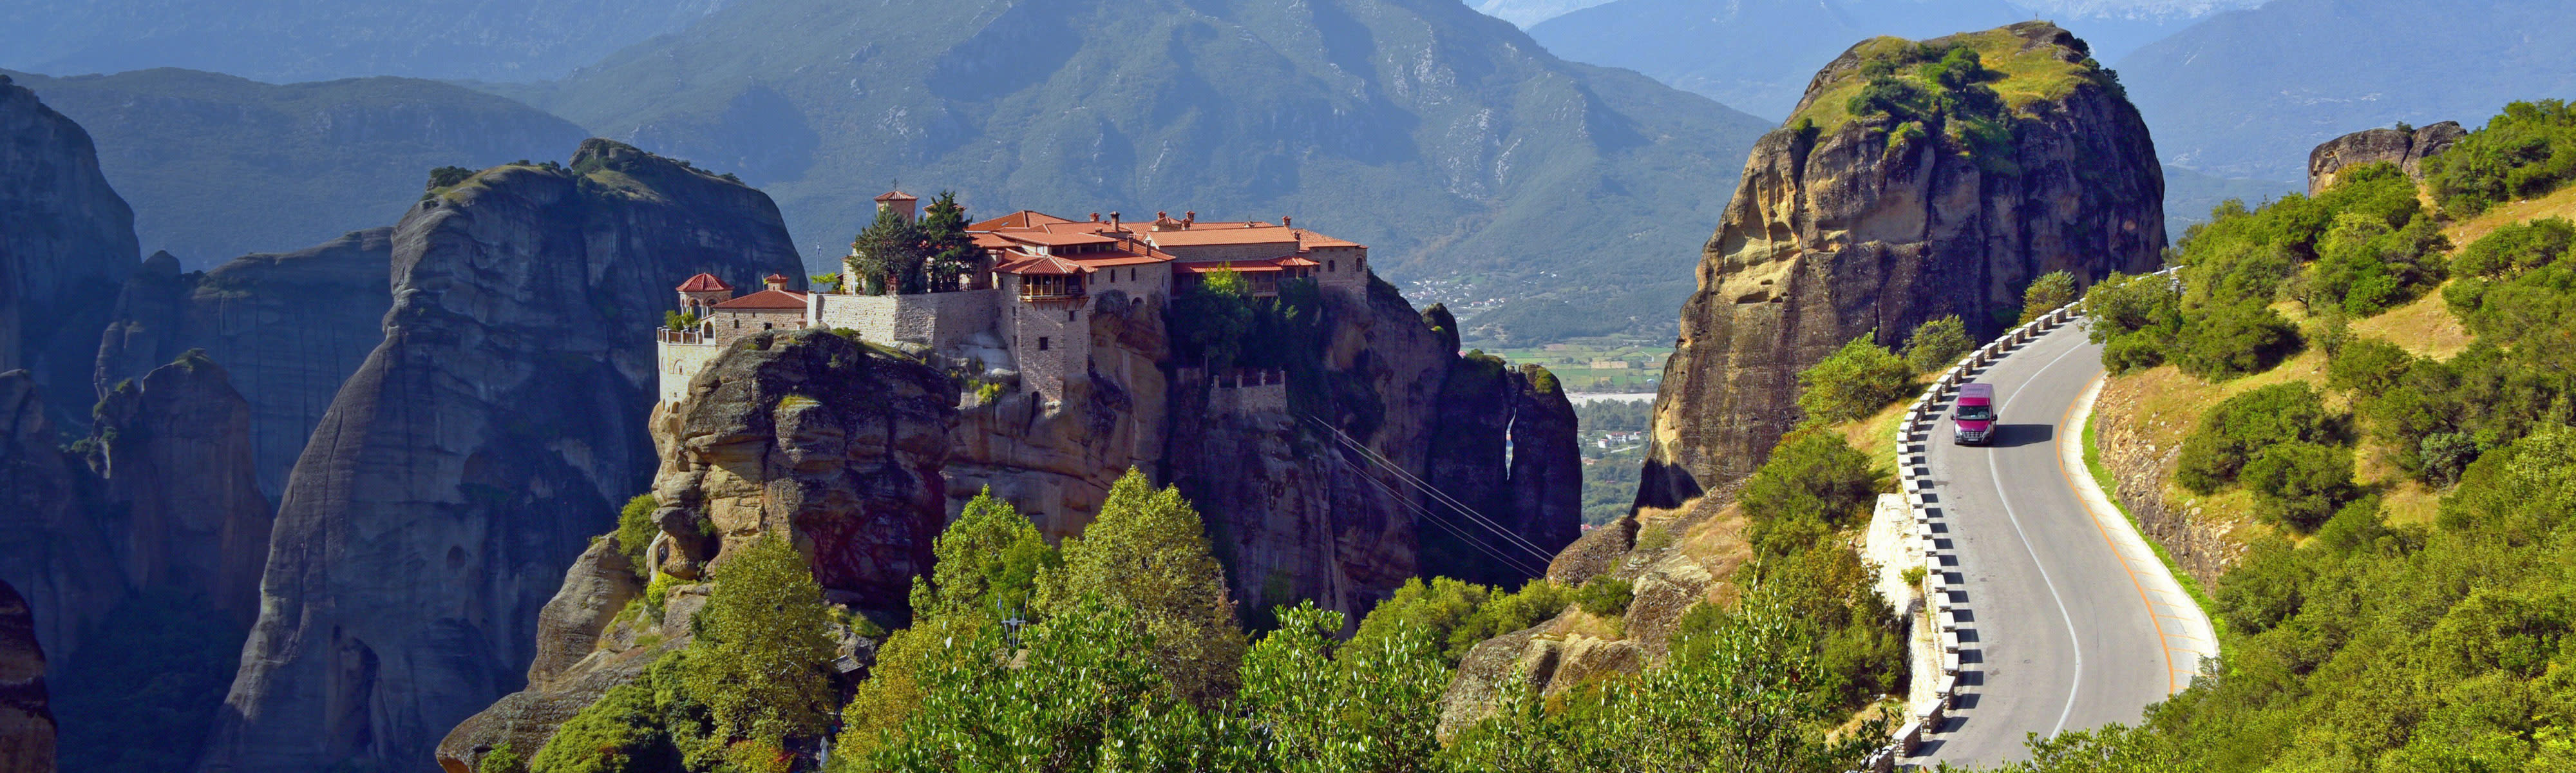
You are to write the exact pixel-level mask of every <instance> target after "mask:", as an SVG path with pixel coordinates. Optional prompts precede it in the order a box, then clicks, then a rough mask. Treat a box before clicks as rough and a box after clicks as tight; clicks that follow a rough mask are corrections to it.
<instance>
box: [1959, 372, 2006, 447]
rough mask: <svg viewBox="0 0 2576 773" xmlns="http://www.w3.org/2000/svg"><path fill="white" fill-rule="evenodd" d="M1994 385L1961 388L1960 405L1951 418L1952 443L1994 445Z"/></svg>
mask: <svg viewBox="0 0 2576 773" xmlns="http://www.w3.org/2000/svg"><path fill="white" fill-rule="evenodd" d="M1995 420H1996V406H1995V385H1993V384H1961V385H1959V404H1958V407H1957V408H1956V409H1954V410H1953V411H1952V413H1951V414H1950V441H1951V442H1954V443H1957V444H1959V445H1963V446H1982V445H1992V444H1993V443H1994V442H1995Z"/></svg>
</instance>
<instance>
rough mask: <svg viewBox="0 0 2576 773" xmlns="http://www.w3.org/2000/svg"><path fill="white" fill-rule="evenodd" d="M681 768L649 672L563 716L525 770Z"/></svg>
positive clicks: (596, 772)
mask: <svg viewBox="0 0 2576 773" xmlns="http://www.w3.org/2000/svg"><path fill="white" fill-rule="evenodd" d="M648 674H649V672H648ZM496 753H497V750H496ZM486 762H489V760H488V759H487V760H486ZM681 770H682V767H681V764H680V750H679V747H676V746H673V745H672V744H671V737H670V733H669V732H668V731H666V730H664V729H663V726H662V707H661V706H659V705H657V704H656V703H655V702H654V700H653V681H652V679H651V677H650V676H647V677H644V678H640V679H637V680H635V681H632V682H627V683H625V684H621V685H618V686H616V687H611V688H609V689H608V692H606V693H604V694H601V695H600V696H599V700H596V701H592V702H591V704H590V705H589V706H585V707H583V708H582V710H581V712H580V713H578V714H574V715H573V716H572V718H571V719H568V720H565V721H564V723H563V725H562V726H561V727H559V728H557V729H556V730H555V734H554V737H553V738H551V739H549V740H547V741H546V745H545V748H543V749H539V750H538V751H537V755H536V757H535V758H533V759H531V760H529V763H528V771H529V773H680V772H681Z"/></svg>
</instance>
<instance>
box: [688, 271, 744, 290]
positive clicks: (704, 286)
mask: <svg viewBox="0 0 2576 773" xmlns="http://www.w3.org/2000/svg"><path fill="white" fill-rule="evenodd" d="M731 289H733V285H729V284H725V283H724V280H722V279H717V278H716V275H714V274H699V275H697V276H693V277H689V281H686V282H681V283H680V292H684V293H705V292H716V291H719V290H731Z"/></svg>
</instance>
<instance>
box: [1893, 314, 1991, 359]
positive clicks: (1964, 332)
mask: <svg viewBox="0 0 2576 773" xmlns="http://www.w3.org/2000/svg"><path fill="white" fill-rule="evenodd" d="M1976 348H1977V344H1976V342H1974V341H1970V340H1968V325H1967V323H1965V322H1961V321H1959V315H1956V314H1952V315H1949V316H1945V317H1941V318H1938V319H1934V320H1931V321H1929V322H1925V323H1923V324H1921V325H1918V326H1916V327H1915V328H1914V334H1913V335H1910V336H1906V339H1905V365H1906V367H1910V368H1913V369H1914V372H1916V373H1931V372H1933V371H1937V370H1942V369H1945V368H1948V367H1950V365H1951V364H1952V363H1955V362H1958V361H1959V358H1961V357H1965V356H1967V354H1968V352H1970V351H1974V350H1975V349H1976Z"/></svg>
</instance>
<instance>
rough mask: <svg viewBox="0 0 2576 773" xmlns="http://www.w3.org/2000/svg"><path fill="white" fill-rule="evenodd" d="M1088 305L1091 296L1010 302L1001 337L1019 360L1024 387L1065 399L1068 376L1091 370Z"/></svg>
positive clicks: (1058, 398)
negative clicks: (1064, 299)
mask: <svg viewBox="0 0 2576 773" xmlns="http://www.w3.org/2000/svg"><path fill="white" fill-rule="evenodd" d="M1089 304H1090V299H1088V298H1081V299H1074V300H1068V301H1042V302H1035V303H1019V302H1013V303H1010V304H1008V305H1009V306H1010V312H1009V313H1007V314H1004V315H1002V318H1003V319H1004V320H1005V322H1004V327H1005V329H1004V330H1003V331H1002V338H1003V340H1004V341H1007V342H1009V343H1010V345H1011V351H1012V353H1013V354H1014V355H1015V356H1016V357H1017V358H1018V360H1019V366H1020V387H1021V388H1022V389H1026V390H1029V391H1032V392H1036V393H1038V394H1039V395H1041V396H1044V397H1045V398H1046V399H1048V400H1062V399H1064V382H1065V379H1066V378H1068V377H1069V376H1079V375H1087V374H1088V373H1089V372H1090V368H1089V362H1090V359H1091V319H1090V318H1091V309H1090V306H1089Z"/></svg>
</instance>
